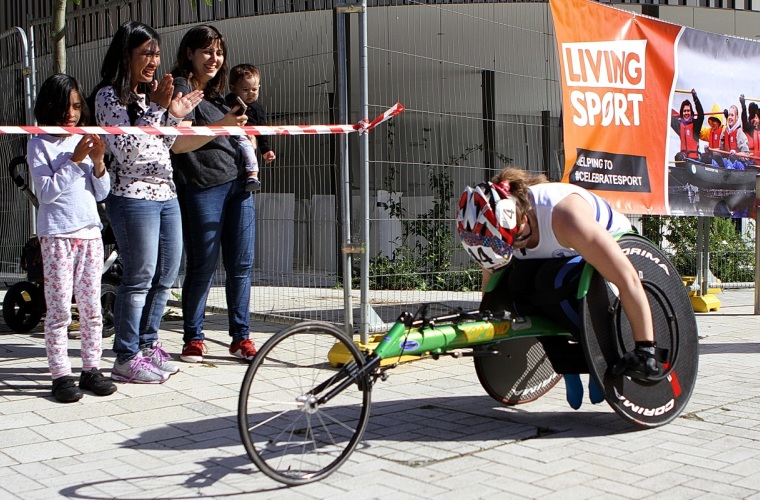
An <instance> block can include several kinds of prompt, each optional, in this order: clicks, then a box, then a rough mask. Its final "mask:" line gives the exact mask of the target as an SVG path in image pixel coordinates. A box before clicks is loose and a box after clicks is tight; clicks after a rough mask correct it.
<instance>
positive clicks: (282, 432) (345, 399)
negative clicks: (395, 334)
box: [238, 321, 371, 485]
mask: <svg viewBox="0 0 760 500" xmlns="http://www.w3.org/2000/svg"><path fill="white" fill-rule="evenodd" d="M336 343H338V344H342V348H344V349H346V350H347V351H348V352H349V353H350V354H351V355H352V356H353V360H354V361H353V362H349V363H346V365H344V366H343V367H342V368H340V369H337V368H333V367H332V366H331V365H330V362H329V361H328V357H327V356H328V353H329V352H330V350H331V349H333V348H334V347H335V345H336ZM364 364H365V361H364V355H363V354H362V353H361V351H360V350H359V348H358V347H357V346H356V344H354V342H353V341H352V340H351V339H350V338H349V337H348V336H347V335H346V334H345V333H343V332H342V331H341V330H339V329H338V328H336V327H334V326H333V325H330V324H327V323H322V322H316V321H314V322H304V323H300V324H298V325H294V326H292V327H290V328H287V329H285V330H283V331H281V332H279V333H277V334H275V335H274V336H272V337H271V338H270V339H269V340H268V341H267V342H266V343H265V344H264V345H263V346H262V347H261V349H260V350H259V352H258V354H256V357H255V358H254V359H253V362H252V363H251V365H250V366H249V367H248V370H247V371H246V373H245V377H244V379H243V384H242V387H241V389H240V397H239V400H238V428H239V430H240V437H241V439H242V441H243V445H244V446H245V450H246V452H247V453H248V456H249V457H250V458H251V460H253V462H254V463H255V464H256V466H257V467H258V468H259V469H260V470H261V471H262V472H263V473H264V474H266V475H267V476H269V477H270V478H272V479H274V480H276V481H279V482H282V483H285V484H288V485H298V484H304V483H310V482H313V481H318V480H320V479H322V478H324V477H326V476H327V475H328V474H330V473H332V472H334V471H335V470H336V469H337V468H338V467H340V465H341V464H342V463H343V462H344V461H345V460H346V459H347V458H348V457H349V455H350V454H351V453H352V452H353V451H354V449H355V448H356V446H357V445H358V444H359V441H360V439H361V436H362V434H363V433H364V429H365V428H366V426H367V422H368V420H369V409H370V395H371V384H370V383H369V382H368V381H367V380H366V377H365V378H364V379H362V380H358V381H356V382H354V383H351V384H349V385H348V386H347V387H346V388H345V389H344V390H343V391H342V392H339V393H338V394H337V395H335V396H334V397H331V398H330V399H329V400H327V401H323V402H321V401H320V398H322V397H323V396H325V395H326V394H328V393H330V392H331V391H332V390H333V389H335V387H336V385H338V384H339V383H340V382H342V381H345V380H346V377H345V375H346V374H347V373H348V372H349V371H350V370H355V369H357V368H361V367H362V366H364Z"/></svg>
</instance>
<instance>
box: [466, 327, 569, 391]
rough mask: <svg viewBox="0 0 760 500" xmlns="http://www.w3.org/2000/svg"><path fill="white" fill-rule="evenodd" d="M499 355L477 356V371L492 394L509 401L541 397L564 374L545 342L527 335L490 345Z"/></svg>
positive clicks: (486, 388) (479, 377) (484, 386)
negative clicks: (548, 351)
mask: <svg viewBox="0 0 760 500" xmlns="http://www.w3.org/2000/svg"><path fill="white" fill-rule="evenodd" d="M485 349H486V350H490V351H497V352H498V353H499V354H497V355H485V356H476V357H475V373H477V375H478V380H480V385H482V386H483V389H485V390H486V392H487V393H488V395H489V396H491V397H492V398H494V399H495V400H496V401H498V402H500V403H504V404H506V405H510V406H512V405H518V404H522V403H529V402H531V401H535V400H536V399H538V398H540V397H541V396H543V395H544V394H546V393H547V392H549V391H550V390H551V389H552V387H554V386H555V385H556V384H557V382H559V381H560V379H561V378H562V376H561V375H558V374H557V373H555V372H554V368H552V364H551V362H550V361H549V358H548V357H547V355H546V352H545V351H544V347H543V345H541V342H539V341H538V339H536V338H531V337H523V338H517V339H511V340H505V341H504V342H499V343H498V344H494V345H489V346H486V348H485Z"/></svg>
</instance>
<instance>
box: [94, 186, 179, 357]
mask: <svg viewBox="0 0 760 500" xmlns="http://www.w3.org/2000/svg"><path fill="white" fill-rule="evenodd" d="M106 212H107V214H108V219H109V220H110V222H111V227H112V228H113V232H114V235H115V236H116V243H117V245H118V247H119V254H120V256H121V261H122V265H123V266H124V275H123V276H122V280H121V286H120V287H119V291H118V293H117V295H116V302H115V304H114V327H115V330H116V334H115V338H114V343H113V350H114V352H115V353H116V360H117V361H118V362H119V363H124V362H125V361H127V360H129V359H132V358H133V357H134V356H135V355H136V354H137V352H138V351H139V350H140V349H141V348H143V347H146V346H149V345H150V344H151V343H153V342H155V341H156V340H158V329H159V327H160V325H161V317H162V316H163V314H164V309H165V308H166V301H167V300H168V299H169V293H170V289H171V287H172V285H173V284H174V281H175V280H176V279H177V273H178V272H179V265H180V261H181V260H182V217H181V215H180V211H179V202H178V201H177V199H176V198H174V199H171V200H167V201H150V200H138V199H133V198H125V197H123V196H114V195H110V196H109V197H108V198H107V200H106Z"/></svg>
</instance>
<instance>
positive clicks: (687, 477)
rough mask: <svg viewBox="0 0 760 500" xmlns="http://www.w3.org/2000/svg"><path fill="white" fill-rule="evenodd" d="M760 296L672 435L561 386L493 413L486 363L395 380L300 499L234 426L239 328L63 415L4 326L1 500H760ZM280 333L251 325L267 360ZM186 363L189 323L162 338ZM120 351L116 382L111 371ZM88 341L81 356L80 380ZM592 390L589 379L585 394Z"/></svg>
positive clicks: (738, 302) (32, 339) (716, 329)
mask: <svg viewBox="0 0 760 500" xmlns="http://www.w3.org/2000/svg"><path fill="white" fill-rule="evenodd" d="M753 294H754V290H751V289H750V290H729V291H726V292H724V293H722V294H720V295H718V298H719V299H720V301H721V309H720V310H719V311H717V312H710V313H706V314H698V315H697V317H698V318H697V321H698V324H699V332H700V339H701V340H700V342H701V353H700V367H699V379H698V382H697V386H696V389H695V392H694V395H693V396H692V399H691V402H690V403H689V405H688V406H687V408H686V410H685V411H684V413H683V414H682V415H681V416H680V417H679V418H678V419H676V420H675V421H674V422H672V423H670V424H668V425H666V426H664V427H660V428H657V429H649V430H638V429H634V428H632V427H631V426H630V425H628V424H627V423H626V422H624V421H623V420H622V419H621V418H620V417H618V416H617V415H616V414H615V413H614V412H613V411H612V410H611V409H610V408H609V407H608V406H607V405H606V404H605V403H602V404H599V405H592V404H590V403H589V402H588V401H586V402H584V404H583V406H582V407H581V409H580V410H577V411H576V410H572V409H571V408H570V407H569V406H568V405H567V403H566V402H565V399H564V388H563V386H562V383H561V382H560V384H559V385H558V386H557V387H556V388H555V389H553V390H552V391H551V392H550V393H549V394H547V395H546V396H544V397H542V398H541V399H539V400H538V401H535V402H533V403H530V404H527V405H522V406H518V407H512V408H509V407H505V406H501V405H499V404H497V403H496V402H495V401H493V400H492V399H491V398H490V397H489V396H487V395H486V394H485V392H484V391H483V389H482V388H481V387H480V384H479V382H478V380H477V376H476V375H475V370H474V369H473V367H472V360H471V359H469V358H466V359H453V358H449V357H445V358H441V359H439V360H437V361H434V360H422V361H417V362H414V363H408V364H404V365H401V366H399V367H398V368H396V369H395V370H393V371H391V372H390V373H391V376H390V378H389V379H388V380H387V381H386V382H378V384H377V385H376V387H375V389H374V391H373V399H372V402H373V404H372V413H371V415H372V416H371V418H370V423H369V426H368V428H367V431H366V433H365V437H364V441H363V442H362V443H361V444H360V446H359V449H358V450H357V451H356V452H355V453H354V454H353V455H352V456H351V457H350V459H349V460H348V462H346V464H345V465H344V466H343V467H342V468H341V469H340V470H339V471H338V472H336V473H335V474H333V475H332V476H330V477H328V478H327V479H325V480H323V481H321V482H319V483H315V484H311V485H305V486H299V487H294V488H286V487H283V486H282V485H280V484H279V483H276V482H274V481H272V480H270V479H269V478H267V477H266V476H264V475H263V474H262V473H260V472H259V471H258V470H257V469H256V467H255V466H254V465H253V464H252V463H251V462H250V460H249V459H248V457H247V455H246V454H245V451H244V449H243V446H242V444H241V443H240V438H239V436H238V430H237V426H236V421H235V417H236V411H237V397H238V389H239V385H240V381H241V379H242V376H243V373H244V372H245V369H246V365H245V364H242V363H240V362H238V361H237V360H234V359H233V358H231V357H230V356H229V355H228V354H227V342H228V337H227V334H226V331H225V330H226V326H225V325H226V318H225V317H224V316H218V315H210V316H209V317H208V319H207V326H208V329H207V331H208V333H207V336H208V340H207V343H208V345H209V348H210V352H209V355H208V356H207V357H206V360H205V362H204V363H202V364H195V365H188V364H182V372H181V373H179V374H177V375H175V376H173V377H172V378H171V379H170V380H169V381H168V382H166V383H165V384H162V385H132V384H119V392H117V393H116V394H114V395H113V396H109V397H104V398H98V397H96V396H93V395H91V394H87V395H85V397H84V398H83V399H82V400H81V401H80V402H78V403H74V404H69V405H62V404H59V403H57V402H55V401H54V400H53V398H52V397H51V396H50V379H49V374H48V372H47V363H46V359H45V350H44V341H43V335H42V333H41V329H40V327H38V328H37V329H36V330H35V331H33V332H32V333H29V334H15V333H12V332H10V331H9V330H8V328H7V327H6V326H5V325H4V324H0V498H3V499H9V498H21V499H25V500H26V499H47V498H87V499H108V498H120V499H153V498H201V497H202V498H250V497H252V496H253V495H254V494H255V495H256V496H255V498H262V499H276V498H283V499H285V498H288V499H292V498H304V499H312V498H330V499H335V500H338V499H351V500H361V499H365V498H367V499H369V498H390V497H392V498H394V500H395V499H404V498H432V497H435V498H436V499H449V498H450V499H462V498H499V499H502V498H505V497H507V498H558V499H559V498H561V499H582V498H626V499H627V498H631V499H635V498H644V497H647V498H666V499H667V500H676V499H679V498H688V499H693V498H760V395H758V392H760V391H758V389H757V386H758V384H757V382H756V380H757V375H758V372H760V342H759V341H760V316H754V315H753V300H754V295H753ZM282 328H283V326H282V325H278V324H272V323H264V322H255V323H253V325H252V331H253V333H252V338H253V339H254V340H255V341H256V343H257V344H259V345H260V344H262V343H263V342H264V341H265V340H266V339H267V338H268V336H269V335H270V334H271V333H272V332H275V331H278V330H280V329H282ZM161 338H162V341H163V343H164V347H165V348H166V349H167V350H168V351H169V352H171V353H172V354H174V356H175V357H176V356H177V354H178V353H179V350H180V347H181V323H180V322H176V321H173V322H165V323H164V324H163V328H162V331H161ZM111 343H112V342H111V339H106V342H105V344H106V347H107V349H106V350H105V352H104V358H103V363H102V367H103V368H104V370H105V371H106V372H110V368H111V366H112V365H113V360H114V356H113V352H112V351H111V350H110V347H111ZM78 347H79V342H78V341H75V340H72V341H70V348H71V352H72V355H73V357H72V361H73V363H74V366H75V367H78V366H80V365H79V363H80V360H79V357H78ZM584 378H585V377H584Z"/></svg>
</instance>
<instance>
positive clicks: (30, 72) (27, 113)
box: [0, 26, 37, 234]
mask: <svg viewBox="0 0 760 500" xmlns="http://www.w3.org/2000/svg"><path fill="white" fill-rule="evenodd" d="M13 35H18V36H19V37H20V38H21V51H22V54H21V56H22V62H21V64H22V68H21V76H22V77H23V78H24V94H25V95H24V120H25V122H26V123H25V124H26V125H31V124H33V123H34V105H33V97H34V93H33V92H34V68H33V67H32V63H31V61H33V60H34V59H33V58H34V53H32V51H31V50H30V48H29V43H28V41H27V38H26V32H25V31H24V30H23V29H22V28H20V27H18V26H14V27H13V28H11V29H9V30H8V31H4V32H3V33H0V40H2V39H3V38H8V37H11V36H13ZM30 53H31V57H30ZM24 153H26V151H25V152H24ZM29 189H31V191H32V192H34V184H33V183H31V182H30V183H29ZM30 205H31V204H30ZM29 231H30V234H37V209H36V208H35V207H34V205H31V206H30V207H29Z"/></svg>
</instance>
